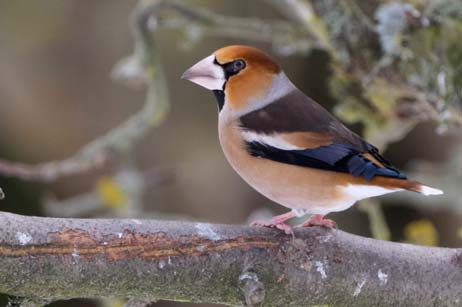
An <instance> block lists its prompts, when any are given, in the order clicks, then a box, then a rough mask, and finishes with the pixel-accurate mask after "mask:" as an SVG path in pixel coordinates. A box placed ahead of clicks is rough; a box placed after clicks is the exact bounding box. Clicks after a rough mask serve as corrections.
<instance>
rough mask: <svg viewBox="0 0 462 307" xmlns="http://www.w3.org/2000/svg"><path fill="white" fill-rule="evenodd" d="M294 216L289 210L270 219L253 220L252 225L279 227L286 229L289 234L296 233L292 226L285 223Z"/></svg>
mask: <svg viewBox="0 0 462 307" xmlns="http://www.w3.org/2000/svg"><path fill="white" fill-rule="evenodd" d="M292 217H294V213H293V212H292V211H289V212H287V213H284V214H281V215H276V216H275V217H273V218H272V219H271V220H269V221H255V222H252V223H251V224H250V225H251V226H260V227H269V228H277V229H279V230H282V231H284V232H285V233H286V234H288V235H292V236H293V235H294V231H293V229H292V227H291V226H289V225H287V224H285V223H284V222H285V221H287V220H288V219H290V218H292Z"/></svg>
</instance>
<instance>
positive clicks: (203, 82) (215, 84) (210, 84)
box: [181, 54, 226, 90]
mask: <svg viewBox="0 0 462 307" xmlns="http://www.w3.org/2000/svg"><path fill="white" fill-rule="evenodd" d="M181 79H186V80H189V81H191V82H194V83H196V84H198V85H200V86H202V87H205V88H206V89H209V90H223V86H224V84H225V82H226V78H225V73H224V71H223V68H221V66H220V65H218V64H216V63H215V55H213V54H212V55H210V56H208V57H206V58H205V59H203V60H201V61H199V62H197V63H196V64H194V65H193V66H192V67H191V68H189V69H188V70H187V71H185V72H184V73H183V75H182V76H181Z"/></svg>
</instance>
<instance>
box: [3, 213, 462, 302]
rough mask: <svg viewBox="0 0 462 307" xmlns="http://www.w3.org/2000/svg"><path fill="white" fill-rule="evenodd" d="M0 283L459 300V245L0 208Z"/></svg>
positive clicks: (236, 297)
mask: <svg viewBox="0 0 462 307" xmlns="http://www.w3.org/2000/svg"><path fill="white" fill-rule="evenodd" d="M0 292H2V293H7V294H10V295H16V296H22V297H30V298H34V299H37V300H46V301H49V300H57V299H68V298H77V297H86V298H97V297H126V298H135V299H139V300H144V301H151V300H157V299H166V300H181V301H193V302H212V303H224V304H228V305H233V306H243V305H246V304H247V305H261V304H262V303H263V305H264V306H313V305H325V304H328V305H329V306H337V307H338V306H368V307H370V306H421V307H423V306H461V305H462V249H447V248H433V247H421V246H413V245H408V244H400V243H392V242H385V241H378V240H374V239H369V238H364V237H360V236H355V235H351V234H348V233H345V232H343V231H340V230H326V229H323V228H319V227H313V228H309V229H303V230H297V231H296V233H295V239H294V238H292V237H291V236H287V235H284V234H283V233H281V232H280V231H277V230H272V229H264V228H251V227H244V226H230V225H212V224H204V223H186V222H164V221H155V220H136V219H113V220H109V219H106V220H102V219H60V218H40V217H25V216H19V215H14V214H9V213H0Z"/></svg>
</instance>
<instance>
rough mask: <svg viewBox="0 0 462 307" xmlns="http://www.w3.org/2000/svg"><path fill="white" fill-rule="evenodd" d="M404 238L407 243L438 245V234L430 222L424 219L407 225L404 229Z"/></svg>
mask: <svg viewBox="0 0 462 307" xmlns="http://www.w3.org/2000/svg"><path fill="white" fill-rule="evenodd" d="M404 237H405V241H406V242H408V243H413V244H418V245H426V246H436V245H438V232H437V231H436V228H435V226H434V225H433V224H432V222H430V221H429V220H426V219H422V220H417V221H413V222H410V223H409V224H407V225H406V227H404Z"/></svg>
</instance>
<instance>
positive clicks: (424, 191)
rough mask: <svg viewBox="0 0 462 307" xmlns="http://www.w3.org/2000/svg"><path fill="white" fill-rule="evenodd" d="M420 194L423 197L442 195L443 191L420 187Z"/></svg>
mask: <svg viewBox="0 0 462 307" xmlns="http://www.w3.org/2000/svg"><path fill="white" fill-rule="evenodd" d="M420 193H422V194H423V195H426V196H428V195H441V194H444V192H443V191H441V190H438V189H435V188H431V187H428V186H426V185H422V186H420Z"/></svg>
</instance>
